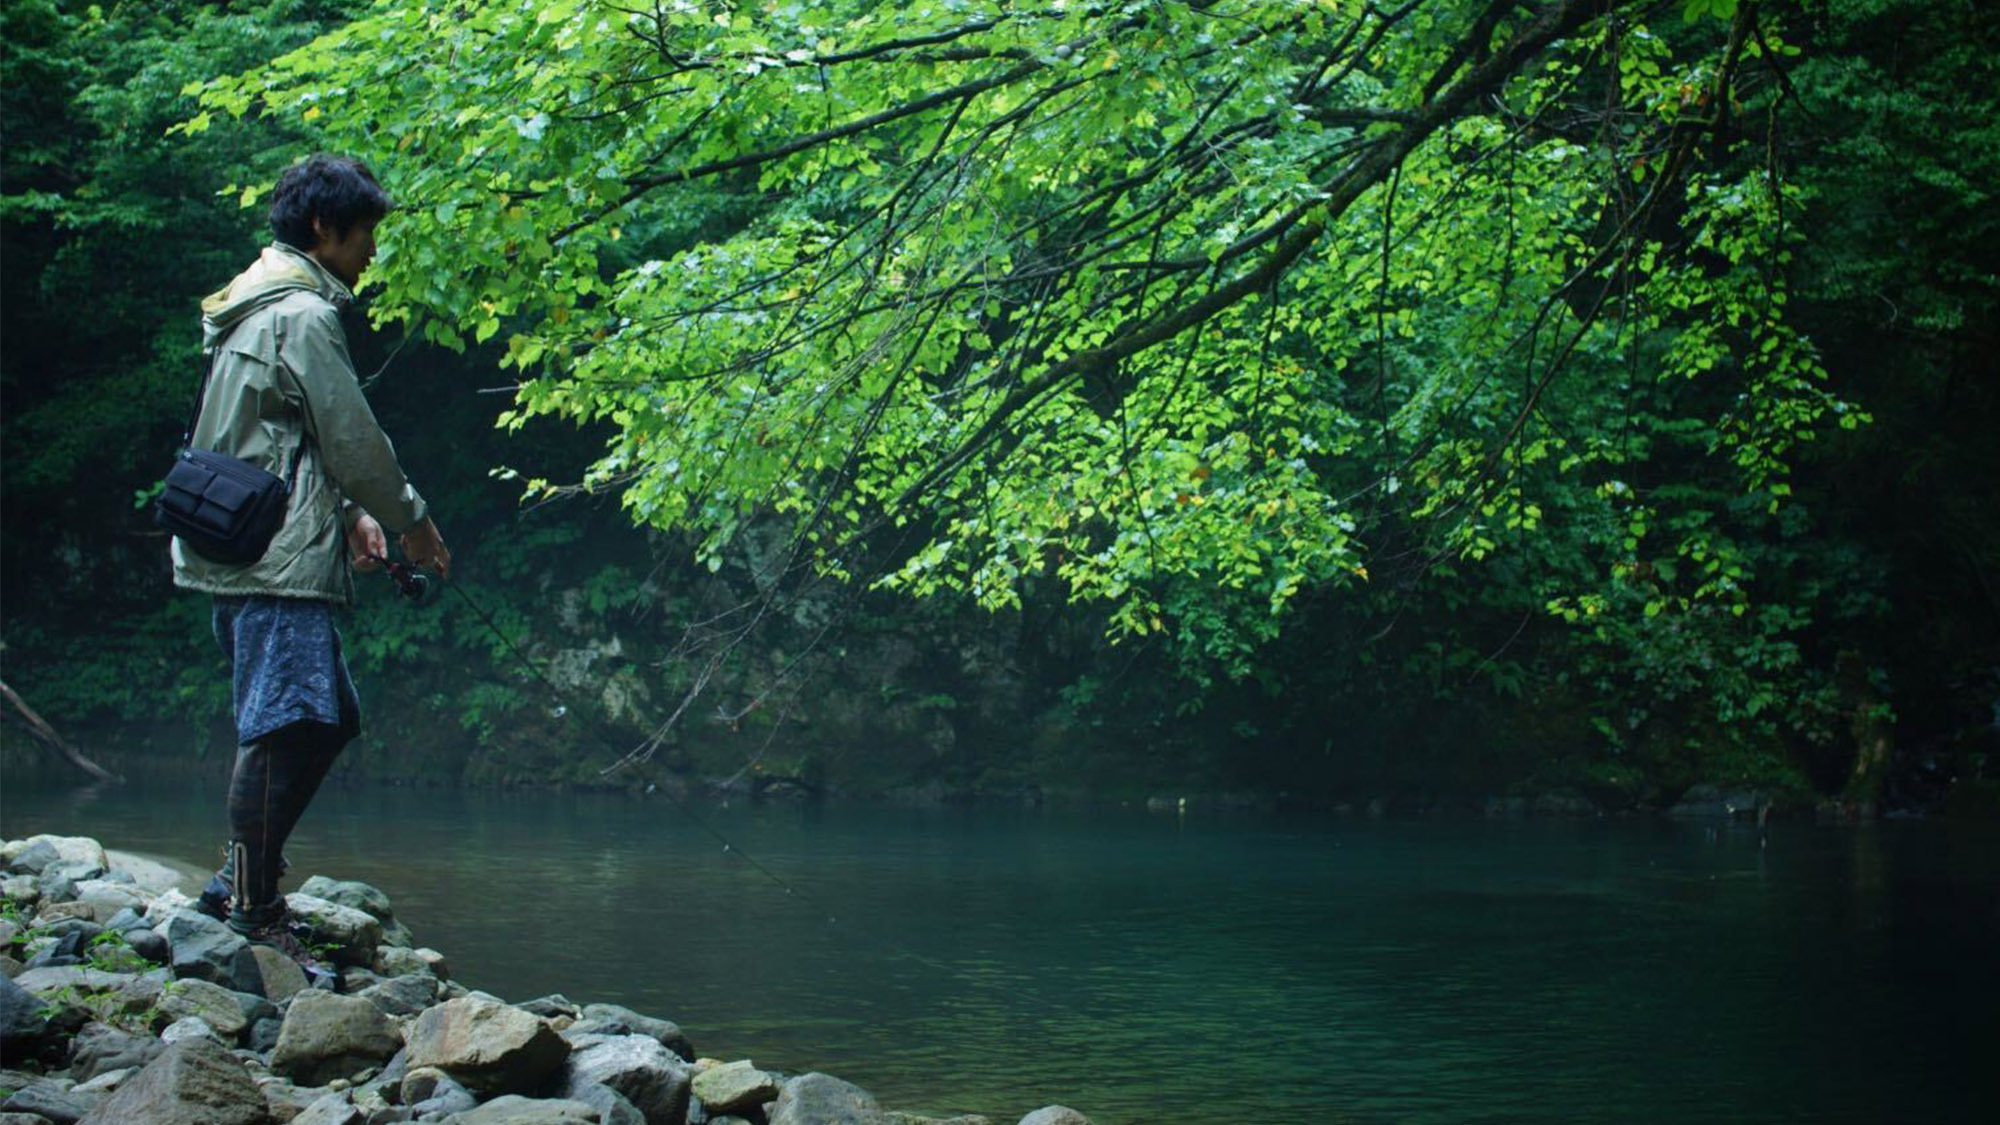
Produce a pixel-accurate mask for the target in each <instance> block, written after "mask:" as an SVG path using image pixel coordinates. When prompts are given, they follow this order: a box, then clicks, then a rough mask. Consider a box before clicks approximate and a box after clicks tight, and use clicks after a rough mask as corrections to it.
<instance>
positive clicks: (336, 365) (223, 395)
mask: <svg viewBox="0 0 2000 1125" xmlns="http://www.w3.org/2000/svg"><path fill="white" fill-rule="evenodd" d="M353 300H354V294H353V293H351V292H350V291H349V290H348V288H347V286H345V285H343V284H341V282H340V279H338V278H336V277H334V276H333V275H332V274H331V273H328V272H327V270H326V267H324V266H322V265H320V264H319V263H318V262H316V261H314V260H313V259H312V258H311V257H308V256H307V255H306V254H304V253H302V252H300V251H298V250H295V249H293V248H292V247H290V246H287V245H285V244H284V243H281V242H278V243H272V244H271V245H270V246H267V247H265V249H264V251H263V253H262V254H261V255H259V256H258V258H257V261H256V262H254V263H253V264H252V265H251V266H250V268H249V269H247V270H244V271H243V272H242V273H240V274H238V275H237V276H236V280H234V281H232V282H230V283H229V285H228V287H227V288H224V289H222V290H221V291H220V292H217V293H214V294H211V295H210V296H208V297H207V298H205V299H204V300H203V301H202V302H201V312H202V345H203V347H204V349H216V352H215V368H214V371H213V373H212V374H211V375H210V376H209V380H208V391H207V393H206V394H205V395H204V396H203V401H202V407H201V419H200V420H199V421H198V422H197V423H196V424H195V429H194V435H193V446H194V448H196V449H213V450H216V451H218V452H222V453H227V454H230V455H232V456H235V457H240V458H242V459H243V460H245V461H248V462H250V463H251V464H253V465H256V466H258V467H259V468H262V469H265V470H268V471H270V472H273V473H276V474H278V475H279V476H284V475H285V474H286V472H287V471H288V470H289V469H290V468H291V463H292V454H293V452H294V451H295V450H297V449H298V448H299V443H300V442H305V456H304V457H303V458H302V459H301V460H300V462H299V476H298V483H297V484H296V485H295V486H294V488H293V491H292V497H291V504H290V506H289V507H288V508H287V509H286V511H285V522H284V525H283V526H282V527H280V528H279V529H278V533H277V536H276V537H275V538H273V539H272V540H271V548H270V550H268V551H266V552H265V553H264V557H263V558H261V559H259V560H258V561H256V562H254V563H249V564H247V565H242V566H236V565H232V564H229V563H219V562H213V561H210V560H208V559H205V558H203V557H201V556H200V555H198V554H196V553H194V552H193V551H190V550H188V549H187V548H186V546H185V545H184V544H183V543H182V542H181V541H180V540H179V539H175V540H174V541H173V547H172V551H173V559H174V584H175V585H177V586H181V587H184V588H186V589H189V590H201V591H204V592H207V593H211V594H270V595H277V596H281V597H295V598H317V599H320V600H323V601H332V602H340V603H343V604H344V603H347V602H351V601H353V599H354V579H353V576H352V575H351V574H350V573H349V570H348V560H347V549H346V547H345V545H344V540H345V536H346V530H347V528H348V526H350V525H352V524H353V522H354V521H355V520H356V519H358V518H359V516H360V511H361V510H365V511H366V512H367V513H368V514H369V515H371V516H374V517H375V519H376V521H377V522H379V523H380V524H381V525H382V527H383V528H384V530H386V531H388V532H389V533H390V534H391V535H395V534H398V533H400V532H403V531H406V530H408V529H409V528H410V527H411V526H412V525H414V524H417V523H419V522H421V521H422V520H423V518H424V515H425V506H424V500H423V497H421V496H418V495H417V491H416V489H414V488H411V487H410V482H409V480H408V479H407V478H405V477H404V475H403V469H402V466H401V465H399V464H398V463H397V462H396V450H395V447H394V446H392V445H390V444H389V438H388V436H387V435H385V434H383V432H382V427H381V426H380V425H379V424H378V423H377V422H376V421H375V412H374V411H373V410H370V409H369V408H368V400H367V399H366V398H364V397H362V394H361V384H360V381H359V380H357V379H356V378H355V375H354V364H353V361H351V360H350V359H348V356H347V334H346V332H345V331H344V330H343V329H342V327H341V323H340V310H341V309H342V308H344V307H346V306H347V305H349V304H351V303H352V302H353ZM356 505H359V510H357V508H356Z"/></svg>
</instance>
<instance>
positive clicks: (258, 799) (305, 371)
mask: <svg viewBox="0 0 2000 1125" xmlns="http://www.w3.org/2000/svg"><path fill="white" fill-rule="evenodd" d="M391 207H392V204H391V203H390V200H389V197H388V195H387V193H385V192H384V191H383V190H382V187H381V185H380V184H378V183H377V182H376V180H375V177H374V174H373V173H371V172H370V171H369V170H368V168H367V166H366V165H364V164H362V163H360V162H359V161H356V160H351V159H346V158H343V157H336V156H327V155H319V156H314V157H312V158H310V159H308V160H305V161H303V162H301V163H299V164H296V165H294V166H293V167H291V168H290V169H288V170H287V171H286V172H285V174H284V176H283V177H282V178H280V179H279V181H278V186H277V190H276V192H275V193H274V194H273V196H272V199H271V228H272V230H273V231H274V232H275V234H276V236H277V240H276V241H275V242H273V243H272V244H271V245H269V246H267V247H265V248H264V250H263V252H262V253H261V254H260V255H259V256H258V258H257V260H256V261H255V262H253V263H252V264H251V265H250V268H248V269H246V270H244V271H243V272H242V273H240V274H238V275H237V276H236V279H235V280H233V281H231V282H230V283H229V285H228V286H227V287H225V288H223V289H222V290H220V291H219V292H217V293H214V294H213V295H211V296H209V297H208V298H206V299H205V300H203V301H202V303H201V310H202V336H203V339H202V342H203V347H204V349H205V350H206V351H207V352H208V353H209V355H210V363H211V367H210V373H209V377H208V382H207V385H206V391H205V393H204V394H203V396H202V402H201V403H200V407H199V411H200V413H199V417H198V419H197V422H196V425H195V427H194V432H193V435H192V446H193V447H194V448H197V449H212V450H217V451H220V452H223V453H227V454H230V455H233V456H235V457H239V458H241V459H243V460H245V461H248V462H250V463H251V464H253V465H259V466H261V467H263V468H265V469H268V470H270V471H271V472H273V473H278V474H283V473H284V472H285V471H286V469H287V467H288V466H289V465H291V464H292V460H293V457H294V456H295V455H297V456H298V457H299V458H300V460H299V462H298V471H297V481H296V484H295V485H294V490H293V492H292V495H291V497H290V501H289V506H288V507H287V509H286V512H285V519H284V523H283V525H282V526H280V528H279V529H278V532H277V534H276V536H275V537H274V538H273V539H272V540H271V545H270V548H269V550H267V551H266V552H265V553H264V556H263V557H262V558H260V559H258V560H257V561H255V562H252V563H247V564H232V563H223V562H217V561H215V560H212V559H208V558H205V557H203V556H201V555H199V554H197V553H196V552H194V551H192V550H190V549H189V548H188V546H187V544H186V543H185V542H183V541H182V540H180V539H178V538H177V539H175V540H174V542H173V547H172V552H173V562H174V583H175V585H177V586H181V587H184V588H186V589H190V590H199V591H202V592H204V593H209V594H213V595H215V605H214V625H215V637H216V640H217V641H218V642H219V643H220V644H221V645H222V651H223V653H224V654H225V655H227V656H228V657H229V660H230V664H231V666H232V673H233V688H234V698H235V714H236V739H237V752H236V768H235V771H234V773H233V775H232V776H231V777H230V781H229V829H230V840H229V848H228V861H227V862H226V863H225V864H224V865H223V867H222V869H221V870H220V871H217V872H216V874H215V877H214V878H213V879H211V880H209V884H208V886H207V888H206V889H204V890H203V891H202V894H201V898H200V900H199V903H198V906H199V907H200V909H201V910H202V911H203V912H204V913H206V914H209V915H211V916H213V917H216V918H220V919H222V920H224V921H226V922H228V923H229V925H230V927H231V928H232V929H234V930H236V931H237V932H238V933H241V934H243V935H244V936H246V937H248V938H249V939H250V940H252V941H256V942H262V943H265V944H269V945H272V946H275V947H277V948H278V949H280V950H282V951H283V952H285V953H286V954H287V955H288V956H290V957H292V958H293V959H294V960H297V961H299V962H300V963H301V964H302V965H304V966H306V967H307V968H309V969H311V970H313V971H314V972H315V974H316V975H317V974H318V972H319V966H318V965H316V964H314V963H313V962H312V959H311V957H310V956H309V955H308V954H307V953H306V951H305V948H304V947H303V946H302V945H301V944H300V943H299V942H298V940H297V939H296V938H295V937H293V936H292V934H291V933H290V930H289V928H288V926H287V925H286V917H285V900H284V898H283V897H282V896H281V895H280V894H279V893H278V877H279V876H280V875H281V874H282V873H283V868H284V860H283V858H282V855H283V848H284V844H285V840H286V838H287V837H288V836H290V835H291V832H292V828H293V827H294V826H295V825H296V824H297V823H298V820H299V816H300V815H301V814H302V813H304V812H305V809H306V805H307V804H308V803H309V802H311V800H312V798H313V794H314V793H315V792H316V791H317V790H318V789H319V786H320V782H321V781H322V780H324V779H325V777H326V773H327V770H328V769H329V768H330V767H331V766H332V765H333V760H334V758H335V757H336V756H338V755H339V753H340V751H341V749H342V747H344V746H346V745H347V743H348V742H349V741H350V740H352V739H353V738H354V736H355V735H356V734H357V733H359V731H360V726H361V705H360V700H359V698H358V697H357V696H356V694H355V691H354V683H353V681H352V680H351V679H350V678H349V676H348V672H347V663H346V661H345V659H344V658H343V657H342V656H341V651H340V634H339V632H338V631H336V630H335V628H334V620H333V611H334V609H335V608H336V607H338V606H346V605H348V604H351V603H352V601H353V598H354V581H353V575H352V571H353V570H357V569H358V570H373V569H376V568H377V567H378V565H379V564H378V563H377V562H376V560H377V559H378V558H381V557H383V556H384V555H386V554H387V552H388V543H387V539H386V537H385V535H384V528H387V529H388V531H390V532H395V533H399V534H400V535H401V536H402V540H401V542H402V548H403V552H404V554H406V555H407V556H408V557H409V558H410V559H411V560H413V561H415V562H416V563H418V564H420V565H423V566H427V567H429V568H431V569H432V570H435V571H436V572H437V573H438V574H439V575H440V576H447V575H448V574H449V571H450V568H451V554H450V552H448V551H446V550H445V546H444V541H443V539H442V538H441V537H440V536H439V535H438V529H437V525H436V524H435V523H433V522H432V521H431V518H430V515H429V513H428V510H427V507H426V505H425V503H424V500H423V497H421V496H419V495H417V492H416V490H415V489H414V488H412V487H410V483H409V480H408V479H407V478H406V477H405V476H404V474H403V469H402V466H401V465H400V464H398V463H397V460H396V451H395V449H394V447H393V446H391V445H390V443H389V439H388V437H387V436H386V435H384V434H383V433H382V428H381V426H380V425H378V424H377V423H376V421H375V414H374V412H373V411H372V410H370V409H369V406H368V401H367V399H366V398H364V397H363V396H362V393H361V385H360V382H359V381H358V380H357V379H356V378H355V374H354V365H353V363H352V362H351V361H350V360H349V359H348V354H347V337H346V333H345V330H344V329H343V327H342V324H341V314H342V312H343V311H344V310H346V309H349V308H351V307H352V306H353V304H354V292H353V286H354V285H355V283H356V281H357V280H358V279H359V278H360V276H361V272H362V271H363V270H364V269H366V268H367V267H368V263H369V261H370V260H371V259H372V258H373V257H374V255H375V227H376V224H377V223H379V222H381V220H382V218H383V216H385V215H387V214H388V213H389V211H390V209H391Z"/></svg>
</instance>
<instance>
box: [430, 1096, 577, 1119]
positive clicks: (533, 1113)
mask: <svg viewBox="0 0 2000 1125" xmlns="http://www.w3.org/2000/svg"><path fill="white" fill-rule="evenodd" d="M451 1120H452V1125H595V1122H596V1121H597V1110H595V1109H593V1108H591V1107H590V1106H587V1105H585V1104H584V1103H582V1102H578V1101H571V1100H569V1099H567V1098H524V1097H522V1096H520V1095H519V1094H503V1095H501V1096H500V1097H497V1098H494V1099H493V1100H492V1101H490V1102H487V1103H486V1104H485V1105H482V1106H480V1107H479V1108H478V1109H473V1110H467V1111H466V1112H464V1113H460V1114H456V1115H454V1116H453V1117H452V1119H451Z"/></svg>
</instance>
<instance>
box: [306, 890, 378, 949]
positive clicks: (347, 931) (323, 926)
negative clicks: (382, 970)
mask: <svg viewBox="0 0 2000 1125" xmlns="http://www.w3.org/2000/svg"><path fill="white" fill-rule="evenodd" d="M285 905H286V906H287V907H288V908H290V910H291V912H292V918H293V920H294V921H296V922H298V923H299V924H300V925H302V926H304V927H305V930H306V933H307V934H308V935H309V936H310V937H311V939H312V941H313V942H314V943H316V944H319V945H326V946H331V947H332V950H333V952H332V957H333V960H334V961H335V962H337V963H339V964H342V965H367V964H369V963H370V962H372V961H374V960H375V949H376V947H377V946H379V945H381V944H382V923H381V922H379V921H377V920H376V919H375V917H374V915H372V914H369V913H368V912H367V911H365V910H357V909H355V908H354V907H351V906H342V905H340V904H339V903H337V902H329V901H327V900H326V899H323V898H320V897H318V896H316V895H309V894H302V893H301V894H289V895H286V896H285Z"/></svg>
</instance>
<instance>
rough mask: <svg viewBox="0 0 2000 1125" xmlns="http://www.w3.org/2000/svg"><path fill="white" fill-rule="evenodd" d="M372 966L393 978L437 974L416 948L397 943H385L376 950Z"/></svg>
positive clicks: (380, 972) (378, 971) (383, 974)
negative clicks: (404, 946)
mask: <svg viewBox="0 0 2000 1125" xmlns="http://www.w3.org/2000/svg"><path fill="white" fill-rule="evenodd" d="M370 968H372V969H374V970H375V971H376V972H377V973H379V974H381V975H382V976H385V977H388V978H390V979H392V980H393V979H395V978H396V977H407V976H432V977H434V976H436V975H437V974H436V973H435V972H433V971H431V967H430V964H429V963H428V962H426V961H425V960H424V959H423V957H422V956H420V955H419V954H418V953H417V951H416V950H414V949H404V948H402V947H401V946H396V945H385V946H383V947H382V948H380V949H378V950H376V951H375V963H374V964H373V965H371V966H370Z"/></svg>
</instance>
